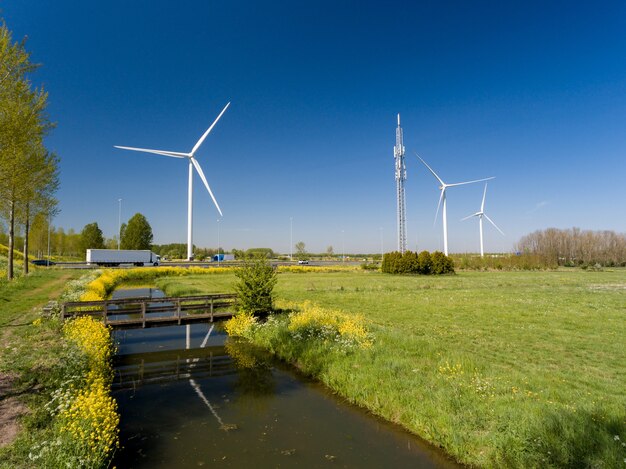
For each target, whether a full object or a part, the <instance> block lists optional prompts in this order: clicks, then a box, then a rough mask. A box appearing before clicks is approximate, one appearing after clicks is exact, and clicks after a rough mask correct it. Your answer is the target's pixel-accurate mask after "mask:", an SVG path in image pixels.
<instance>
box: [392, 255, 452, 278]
mask: <svg viewBox="0 0 626 469" xmlns="http://www.w3.org/2000/svg"><path fill="white" fill-rule="evenodd" d="M381 271H382V272H385V273H388V274H420V275H441V274H450V273H453V272H454V261H453V260H452V258H451V257H449V256H446V255H445V254H444V253H443V252H440V251H435V252H433V253H432V254H431V253H429V252H428V251H422V252H420V253H419V254H418V253H416V252H412V251H406V252H405V253H404V254H402V253H401V252H398V251H394V252H388V253H385V255H384V256H383V264H382V266H381Z"/></svg>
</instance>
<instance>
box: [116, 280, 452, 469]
mask: <svg viewBox="0 0 626 469" xmlns="http://www.w3.org/2000/svg"><path fill="white" fill-rule="evenodd" d="M152 293H153V294H155V295H162V293H161V292H159V291H156V292H154V291H153V292H152ZM122 294H123V295H126V296H130V295H136V294H137V292H136V291H135V292H132V293H130V294H129V293H128V292H126V293H122ZM115 336H116V337H115V338H116V340H117V342H118V347H119V352H118V356H117V359H116V378H115V384H114V389H115V391H114V397H115V398H116V399H117V402H118V405H119V410H120V413H121V424H120V426H121V433H120V437H121V445H122V448H121V449H120V451H119V452H118V454H117V455H116V459H115V461H114V463H113V465H115V466H117V467H119V468H184V467H202V466H207V467H209V466H210V467H235V468H248V467H255V468H266V467H267V468H275V467H276V468H277V467H286V468H289V467H303V468H308V467H311V468H316V467H350V468H381V467H393V468H398V467H400V468H404V467H407V468H409V467H410V468H449V467H457V466H455V465H454V464H453V463H451V462H450V461H448V460H447V459H445V458H444V457H443V456H442V455H441V454H440V453H439V452H438V451H436V450H434V449H433V448H431V447H429V446H427V445H426V444H425V443H423V442H422V441H421V440H418V439H417V438H415V437H414V436H412V435H410V434H408V433H407V432H405V431H403V430H402V429H400V428H398V427H396V426H394V425H391V424H388V423H386V422H384V421H382V420H380V419H377V418H375V417H373V416H371V415H369V414H367V413H366V412H364V411H362V410H361V409H359V408H356V407H354V406H351V405H349V404H347V403H345V402H344V401H342V400H341V399H338V398H336V397H335V396H333V395H332V394H331V393H329V392H328V391H327V390H326V389H325V388H324V387H322V386H320V385H319V384H316V383H314V382H311V381H309V380H307V379H305V378H303V377H302V376H300V375H298V374H297V373H295V372H294V371H293V370H291V369H290V368H288V367H286V366H284V365H282V364H280V363H278V362H276V361H275V360H273V359H272V358H271V357H269V356H268V355H267V354H264V353H263V352H260V351H259V350H256V349H252V348H250V346H247V345H246V344H237V343H235V342H233V341H230V340H227V337H226V335H225V333H224V332H223V331H221V330H219V329H218V327H217V326H215V327H213V326H212V325H211V324H194V325H191V326H175V327H159V328H151V329H144V330H128V331H118V332H116V334H115Z"/></svg>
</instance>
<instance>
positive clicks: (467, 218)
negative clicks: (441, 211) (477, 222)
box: [461, 212, 480, 221]
mask: <svg viewBox="0 0 626 469" xmlns="http://www.w3.org/2000/svg"><path fill="white" fill-rule="evenodd" d="M478 215H480V212H477V213H472V214H471V215H468V216H466V217H465V218H461V221H465V220H469V219H470V218H472V217H477V216H478Z"/></svg>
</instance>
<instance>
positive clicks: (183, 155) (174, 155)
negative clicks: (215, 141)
mask: <svg viewBox="0 0 626 469" xmlns="http://www.w3.org/2000/svg"><path fill="white" fill-rule="evenodd" d="M113 146H114V147H115V148H120V149H122V150H131V151H141V152H143V153H154V154H156V155H163V156H171V157H172V158H189V155H188V154H187V153H180V152H177V151H165V150H150V149H149V148H135V147H121V146H119V145H113Z"/></svg>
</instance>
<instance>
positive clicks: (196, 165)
mask: <svg viewBox="0 0 626 469" xmlns="http://www.w3.org/2000/svg"><path fill="white" fill-rule="evenodd" d="M190 160H191V162H192V163H193V165H194V167H195V168H196V171H198V174H199V175H200V179H202V182H203V183H204V187H206V190H207V191H209V195H210V196H211V198H212V199H213V203H214V204H215V207H216V208H217V211H218V212H220V216H223V215H222V210H221V209H220V206H219V205H218V203H217V200H215V196H214V195H213V191H211V188H210V187H209V183H208V182H207V180H206V177H204V173H203V172H202V168H201V167H200V165H199V164H198V162H197V161H196V159H195V158H194V157H193V156H192V157H191V158H190Z"/></svg>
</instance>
